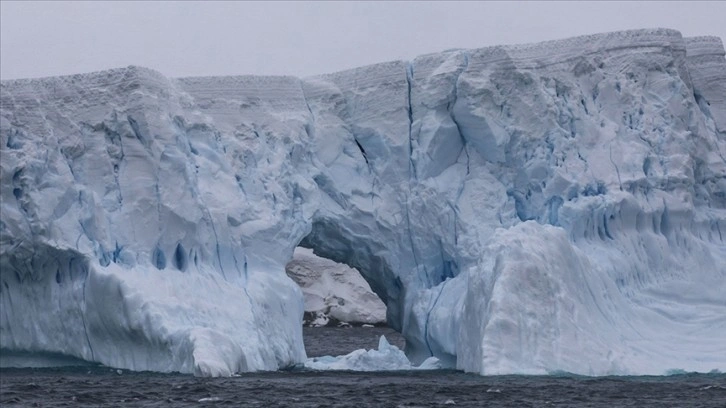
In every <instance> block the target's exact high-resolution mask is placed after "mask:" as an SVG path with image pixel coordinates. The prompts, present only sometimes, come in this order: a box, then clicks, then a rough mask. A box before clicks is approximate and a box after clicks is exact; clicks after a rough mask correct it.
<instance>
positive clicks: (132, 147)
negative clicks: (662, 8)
mask: <svg viewBox="0 0 726 408" xmlns="http://www.w3.org/2000/svg"><path fill="white" fill-rule="evenodd" d="M0 97H1V100H2V107H1V109H0V142H1V145H0V149H2V150H1V152H2V160H1V161H0V171H1V172H0V180H1V184H0V198H2V203H1V209H2V218H1V221H2V222H1V223H0V268H1V269H0V280H1V281H2V282H1V284H0V306H1V310H0V328H1V329H2V330H1V331H0V347H1V348H2V349H3V351H5V350H8V351H9V350H13V351H18V352H20V351H23V352H46V353H54V355H58V354H60V355H65V356H70V357H76V358H81V359H84V360H88V361H96V362H101V363H103V364H106V365H110V366H113V367H121V368H128V369H134V370H154V371H181V372H185V373H195V374H198V375H229V374H231V373H234V372H237V371H254V370H274V369H277V368H280V367H287V366H291V365H295V364H299V363H301V362H303V361H304V360H305V358H306V355H305V351H304V348H303V346H302V331H301V328H300V324H299V322H300V318H301V316H302V313H303V302H302V295H301V292H300V289H299V288H298V287H297V286H296V285H295V284H294V283H293V282H292V281H291V280H290V279H289V278H288V277H287V276H286V275H285V272H284V266H285V264H286V263H287V261H289V260H290V259H291V257H292V253H293V249H294V248H295V247H296V246H297V245H298V244H302V245H303V246H306V247H309V248H314V250H315V252H316V253H317V254H319V255H321V256H324V257H326V258H329V259H332V260H335V261H337V262H344V263H346V264H348V265H350V266H352V267H355V268H357V269H358V270H359V271H360V272H361V274H362V275H363V276H364V277H365V278H366V280H367V281H368V282H369V283H370V285H371V288H372V289H373V290H374V291H375V292H376V293H377V294H378V295H379V296H380V297H381V299H382V300H383V301H384V302H385V303H386V305H387V319H388V322H389V324H390V325H392V326H393V327H395V328H397V329H400V330H401V331H402V333H403V334H404V336H405V337H406V351H407V355H408V357H409V358H410V359H411V360H412V362H413V363H414V364H419V363H420V362H421V361H423V360H424V359H426V358H427V357H429V356H432V355H433V356H436V357H437V358H439V359H440V360H441V362H442V363H443V364H446V365H450V366H455V367H457V368H460V369H464V370H466V371H470V372H476V373H481V374H505V373H537V374H539V373H548V372H557V371H566V372H573V373H578V374H589V375H605V374H663V373H665V372H666V371H667V370H670V369H683V370H686V371H702V372H708V371H710V370H712V369H720V370H722V371H723V370H724V369H726V346H725V345H726V297H725V296H724V293H726V236H725V235H724V234H726V159H725V158H726V60H724V49H723V45H722V43H721V41H720V40H719V39H717V38H713V37H700V38H695V39H683V38H682V37H681V35H680V33H678V32H676V31H673V30H664V29H656V30H635V31H624V32H617V33H609V34H600V35H594V36H586V37H577V38H573V39H567V40H562V41H553V42H546V43H541V44H533V45H525V46H506V47H489V48H483V49H478V50H456V51H450V52H444V53H438V54H431V55H426V56H422V57H419V58H416V59H415V60H414V61H411V62H401V61H395V62H390V63H384V64H377V65H372V66H368V67H362V68H359V69H355V70H349V71H345V72H339V73H334V74H328V75H321V76H317V77H312V78H305V79H298V78H293V77H253V76H243V77H217V78H183V79H169V78H166V77H164V76H163V75H161V74H158V73H155V72H153V71H150V70H147V69H143V68H136V67H129V68H126V69H118V70H111V71H104V72H98V73H92V74H84V75H74V76H68V77H58V78H47V79H40V80H15V81H3V82H2V85H1V86H0Z"/></svg>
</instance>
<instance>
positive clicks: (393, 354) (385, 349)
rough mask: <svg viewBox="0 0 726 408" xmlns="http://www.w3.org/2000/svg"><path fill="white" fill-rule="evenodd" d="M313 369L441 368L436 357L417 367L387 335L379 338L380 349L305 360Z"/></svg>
mask: <svg viewBox="0 0 726 408" xmlns="http://www.w3.org/2000/svg"><path fill="white" fill-rule="evenodd" d="M305 367H306V368H309V369H312V370H348V371H396V370H414V369H422V370H436V369H439V368H441V366H440V365H439V360H438V359H437V358H436V357H430V358H428V359H426V360H425V361H424V362H423V363H422V364H421V365H420V366H418V367H416V366H413V365H412V364H411V361H409V359H408V358H407V357H406V354H405V353H404V352H403V351H401V350H400V349H399V348H398V347H396V346H394V345H392V344H390V343H389V342H388V340H387V339H386V336H381V338H380V339H379V340H378V350H364V349H358V350H355V351H353V352H351V353H349V354H346V355H344V356H337V357H333V356H323V357H313V358H310V359H308V361H306V362H305Z"/></svg>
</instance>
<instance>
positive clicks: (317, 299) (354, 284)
mask: <svg viewBox="0 0 726 408" xmlns="http://www.w3.org/2000/svg"><path fill="white" fill-rule="evenodd" d="M285 270H286V272H287V274H288V276H290V277H291V278H292V280H294V281H295V283H297V284H298V285H300V288H301V289H302V292H303V296H304V298H305V312H306V313H307V314H308V316H314V320H313V321H311V322H307V324H309V325H311V326H324V325H326V324H327V323H328V321H329V320H330V318H333V319H335V320H337V321H339V322H345V323H355V324H376V323H378V324H380V323H385V322H386V305H384V304H383V302H381V299H379V298H378V296H377V295H376V294H375V293H373V292H372V291H371V288H370V286H369V285H368V282H366V281H365V279H363V277H362V276H361V275H360V273H359V272H358V271H357V270H355V269H353V268H350V267H348V266H347V265H343V264H339V263H337V262H333V261H331V260H329V259H325V258H320V257H318V256H316V255H315V254H314V253H313V251H312V250H311V249H307V248H301V247H298V248H295V252H294V254H293V258H292V260H291V261H290V262H289V263H288V264H287V265H286V266H285Z"/></svg>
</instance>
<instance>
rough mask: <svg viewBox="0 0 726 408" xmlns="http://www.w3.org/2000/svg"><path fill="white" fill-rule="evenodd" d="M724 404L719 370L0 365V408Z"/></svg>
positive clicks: (328, 337)
mask: <svg viewBox="0 0 726 408" xmlns="http://www.w3.org/2000/svg"><path fill="white" fill-rule="evenodd" d="M381 334H385V335H386V337H387V338H388V340H389V341H390V342H391V344H395V345H397V346H399V347H402V346H403V343H404V341H403V339H402V338H401V336H400V335H398V334H397V333H396V332H394V331H392V330H391V329H388V328H381V327H376V328H359V327H357V328H305V329H304V335H305V347H306V351H307V353H308V356H309V357H314V356H321V355H326V354H331V355H338V354H346V353H348V352H350V351H352V350H355V349H358V348H374V347H376V346H377V344H378V337H379V336H380V335H381ZM10 406H12V407H20V406H22V407H217V406H219V407H278V406H279V407H356V408H360V407H439V406H452V407H719V408H724V407H726V374H679V375H671V376H663V377H597V378H592V377H579V376H568V375H562V376H492V377H480V376H477V375H471V374H465V373H462V372H457V371H451V370H445V371H402V372H379V373H356V372H313V371H304V370H299V369H292V370H286V371H279V372H265V373H252V374H242V375H240V376H236V377H230V378H195V377H193V376H191V375H182V374H158V373H148V372H144V373H134V372H130V371H126V370H115V369H111V368H108V367H103V366H83V367H62V368H32V369H31V368H22V369H18V368H13V369H8V368H5V369H0V407H3V408H4V407H10Z"/></svg>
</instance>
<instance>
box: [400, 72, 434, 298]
mask: <svg viewBox="0 0 726 408" xmlns="http://www.w3.org/2000/svg"><path fill="white" fill-rule="evenodd" d="M413 69H414V68H413V61H411V62H409V63H408V65H407V66H406V104H407V106H406V113H407V115H408V174H409V177H408V191H407V192H406V194H405V197H406V201H405V206H404V209H405V211H406V230H407V231H408V233H407V234H406V235H408V242H409V245H410V246H411V255H412V257H413V263H414V267H415V269H416V272H417V273H416V276H417V277H418V278H419V281H421V274H420V273H418V272H419V266H423V268H424V274H425V275H426V282H423V286H424V287H428V285H430V281H431V279H430V277H429V274H428V270H427V268H426V264H425V263H424V264H421V263H419V259H418V255H417V251H416V242H415V241H414V239H413V229H412V228H411V215H410V213H411V195H412V193H413V189H414V185H415V182H416V181H417V180H418V178H417V176H416V164H415V163H414V160H413V102H412V100H411V93H412V87H413V78H414V77H413V75H414V72H413Z"/></svg>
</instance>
